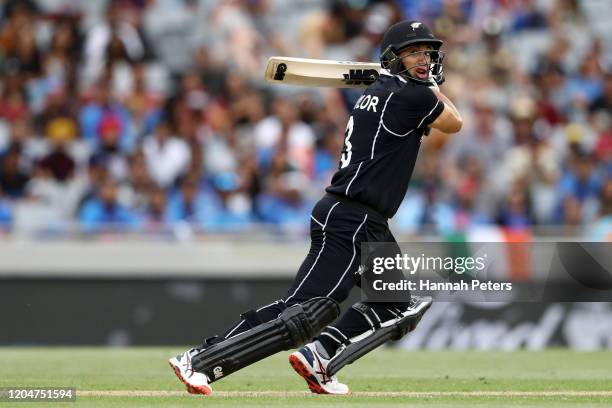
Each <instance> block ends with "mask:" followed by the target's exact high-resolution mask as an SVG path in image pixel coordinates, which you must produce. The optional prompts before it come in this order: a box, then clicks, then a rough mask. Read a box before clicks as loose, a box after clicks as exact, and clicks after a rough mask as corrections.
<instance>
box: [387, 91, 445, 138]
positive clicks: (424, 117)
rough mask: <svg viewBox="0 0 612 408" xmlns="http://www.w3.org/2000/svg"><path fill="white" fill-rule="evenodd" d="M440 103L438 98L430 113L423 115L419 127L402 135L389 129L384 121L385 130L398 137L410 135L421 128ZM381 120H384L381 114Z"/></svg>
mask: <svg viewBox="0 0 612 408" xmlns="http://www.w3.org/2000/svg"><path fill="white" fill-rule="evenodd" d="M439 103H440V100H439V99H438V101H437V102H436V104H435V105H434V107H433V108H431V110H430V111H429V113H428V114H427V115H425V116H423V119H421V122H419V124H418V125H417V127H415V128H414V129H411V130H410V131H408V132H407V133H404V134H403V135H401V134H399V133H395V132H394V131H392V130H391V129H389V128H388V127H387V126H385V123H384V122H383V123H382V125H383V128H385V130H386V131H387V132H389V133H391V134H392V135H394V136H397V137H405V136H408V135H409V134H410V133H412V132H414V131H415V130H417V129H418V128H420V127H421V125H422V124H423V122H424V121H425V119H427V118H428V117H429V116H430V115H431V114H432V113H433V111H434V110H436V108H437V107H438V104H439ZM381 121H382V116H381Z"/></svg>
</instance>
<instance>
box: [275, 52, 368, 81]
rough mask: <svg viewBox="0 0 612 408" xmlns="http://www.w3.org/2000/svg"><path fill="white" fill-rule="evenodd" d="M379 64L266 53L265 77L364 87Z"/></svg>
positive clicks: (276, 79)
mask: <svg viewBox="0 0 612 408" xmlns="http://www.w3.org/2000/svg"><path fill="white" fill-rule="evenodd" d="M379 71H380V64H379V63H374V62H353V61H331V60H320V59H310V58H292V57H270V58H269V59H268V64H267V66H266V72H265V79H266V80H267V81H269V82H273V83H277V84H287V85H302V86H315V87H333V88H365V87H367V86H368V85H370V84H371V83H372V82H374V81H376V78H378V73H379Z"/></svg>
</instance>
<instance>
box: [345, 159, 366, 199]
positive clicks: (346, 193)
mask: <svg viewBox="0 0 612 408" xmlns="http://www.w3.org/2000/svg"><path fill="white" fill-rule="evenodd" d="M362 164H363V162H361V163H359V167H357V171H356V172H355V175H354V176H353V178H352V179H351V181H350V182H349V183H348V186H346V190H345V191H344V195H346V196H347V197H348V191H349V188H351V184H353V181H355V179H356V178H357V175H358V174H359V170H361V165H362Z"/></svg>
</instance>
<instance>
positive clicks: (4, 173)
mask: <svg viewBox="0 0 612 408" xmlns="http://www.w3.org/2000/svg"><path fill="white" fill-rule="evenodd" d="M29 180H30V173H29V171H28V170H27V169H24V164H23V154H22V148H21V146H20V145H18V144H13V145H11V146H10V147H9V148H8V150H7V151H6V152H5V153H4V154H3V155H2V156H0V189H2V190H3V191H4V194H6V196H8V197H10V198H12V199H19V198H22V197H24V196H25V191H26V186H27V184H28V181H29Z"/></svg>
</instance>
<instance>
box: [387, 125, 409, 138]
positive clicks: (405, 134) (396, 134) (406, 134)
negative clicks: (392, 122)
mask: <svg viewBox="0 0 612 408" xmlns="http://www.w3.org/2000/svg"><path fill="white" fill-rule="evenodd" d="M382 125H383V127H384V128H385V130H386V131H387V132H389V133H391V134H392V135H393V136H397V137H405V136H408V135H409V134H411V133H412V132H414V131H415V130H416V129H411V130H409V131H408V133H404V134H403V135H400V134H399V133H395V132H394V131H392V130H391V129H389V128H388V127H386V126H385V124H384V123H383V124H382Z"/></svg>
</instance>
